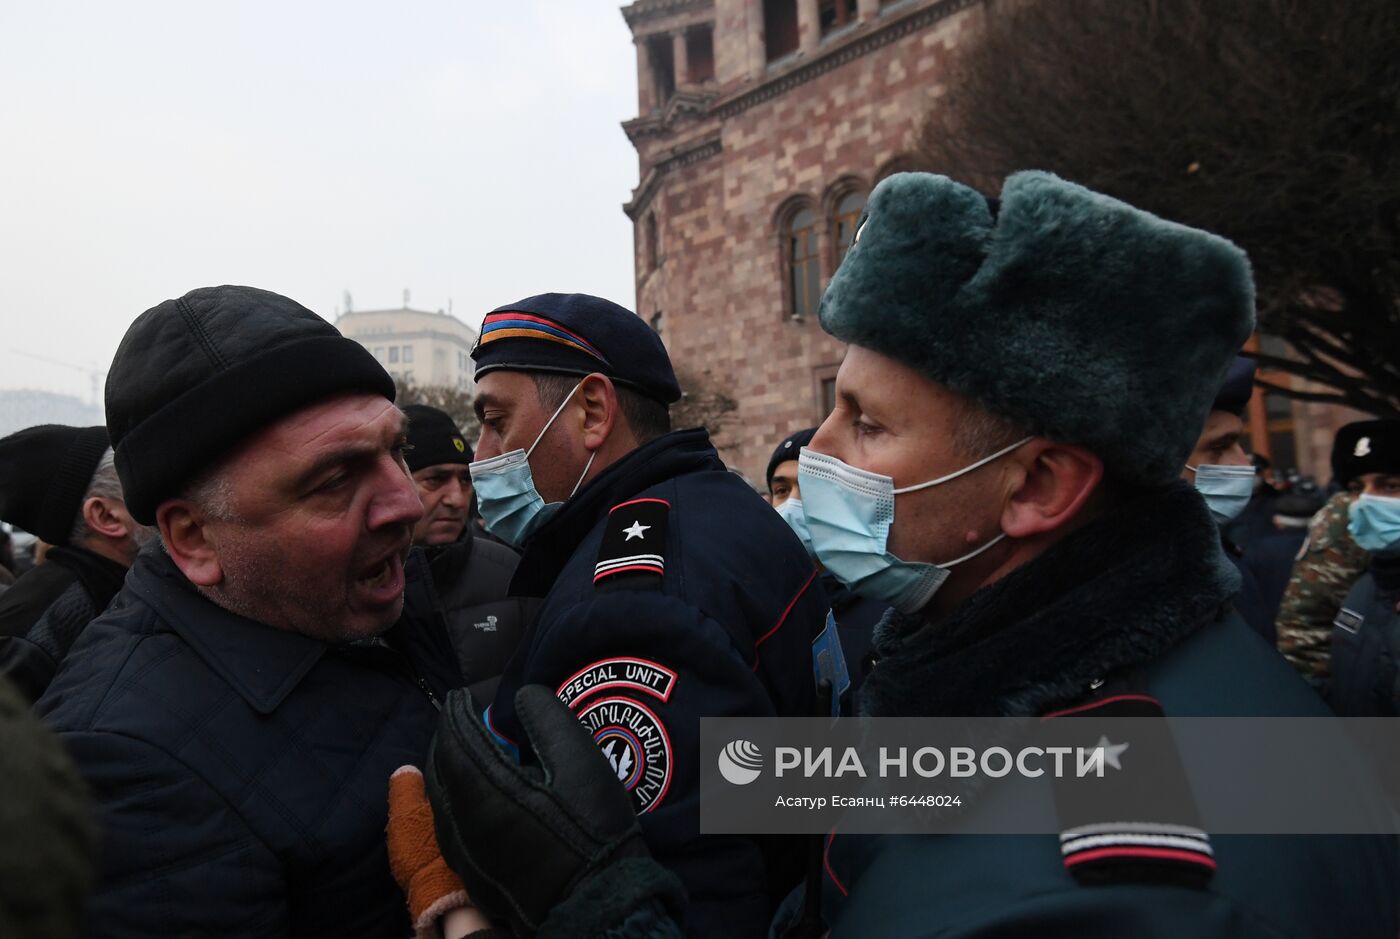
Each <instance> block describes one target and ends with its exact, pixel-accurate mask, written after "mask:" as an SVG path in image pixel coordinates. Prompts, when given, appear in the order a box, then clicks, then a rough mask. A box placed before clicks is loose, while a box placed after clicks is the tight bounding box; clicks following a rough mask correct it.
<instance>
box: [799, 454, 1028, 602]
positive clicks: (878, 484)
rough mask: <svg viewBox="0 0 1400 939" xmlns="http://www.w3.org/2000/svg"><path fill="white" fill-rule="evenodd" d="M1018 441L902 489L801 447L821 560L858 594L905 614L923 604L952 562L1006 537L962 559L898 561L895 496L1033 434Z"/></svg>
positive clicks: (807, 510)
mask: <svg viewBox="0 0 1400 939" xmlns="http://www.w3.org/2000/svg"><path fill="white" fill-rule="evenodd" d="M1029 439H1030V438H1029V437H1027V438H1026V439H1025V440H1021V441H1018V442H1017V443H1014V444H1012V445H1011V446H1009V447H1005V448H1003V449H1001V450H998V451H997V452H996V453H993V454H992V455H991V456H988V457H984V458H983V459H981V460H978V461H977V462H976V463H973V464H972V465H971V466H966V467H963V468H962V469H960V470H958V471H957V472H956V473H949V474H948V475H947V476H940V477H939V478H938V479H931V480H929V481H928V482H924V483H919V484H918V485H914V486H905V487H904V488H902V489H896V488H895V487H894V480H893V479H891V478H890V477H889V476H881V475H880V474H878V473H871V472H868V471H866V470H862V469H857V468H856V467H854V466H848V465H847V464H845V463H842V462H841V461H840V460H838V459H836V457H834V456H828V455H826V454H824V453H814V452H812V451H811V450H808V449H807V448H806V447H803V448H802V452H801V454H799V456H798V460H797V485H798V488H800V489H801V490H802V496H803V499H804V505H803V508H804V514H805V515H806V517H807V526H808V528H809V529H810V531H811V537H812V548H813V550H814V551H815V552H816V555H817V560H819V561H820V562H821V563H822V566H824V567H825V568H826V569H827V570H828V571H830V572H831V573H832V574H834V575H835V576H836V578H837V579H838V580H840V581H841V582H842V583H843V584H845V585H846V586H847V587H848V588H850V590H851V591H852V592H853V593H856V594H859V595H860V596H863V597H869V598H871V599H874V600H880V601H882V602H884V603H887V604H889V605H890V606H892V607H894V608H895V609H896V610H898V611H900V612H901V613H913V612H914V611H916V610H919V609H921V608H922V607H924V606H925V605H926V604H927V603H928V602H929V600H931V599H933V595H934V594H935V593H937V592H938V588H939V587H942V586H943V582H944V581H946V580H947V579H948V575H949V574H950V573H952V570H951V569H952V568H953V567H955V566H957V565H958V564H961V563H963V562H964V561H968V560H971V559H972V558H975V557H977V555H979V554H981V553H982V552H983V551H986V550H987V549H988V548H990V547H992V545H994V544H996V543H997V542H999V541H1001V540H1002V539H1003V538H1005V537H1006V534H1005V533H1001V534H998V535H997V536H996V537H995V538H993V539H992V540H991V541H988V542H987V543H986V544H984V545H982V546H981V547H980V548H977V549H976V550H974V551H970V552H968V553H967V554H964V555H963V556H962V557H960V558H954V559H953V560H951V561H945V562H943V563H942V564H924V563H917V562H912V561H901V560H900V559H899V558H897V557H895V556H894V555H893V554H891V553H890V552H889V547H888V544H889V537H890V526H891V525H892V524H893V523H894V499H895V496H897V495H900V494H901V493H905V492H914V491H915V490H918V489H928V488H930V487H932V486H937V485H939V484H941V483H946V482H948V481H950V480H953V479H957V478H958V477H959V476H962V475H964V474H966V473H970V472H972V471H973V470H975V469H978V468H979V467H982V466H985V465H987V464H988V463H990V462H992V461H993V460H996V459H998V458H1000V457H1003V456H1005V455H1006V454H1008V453H1010V452H1011V451H1012V450H1015V449H1016V448H1017V447H1019V446H1021V445H1022V444H1024V443H1025V442H1026V440H1029Z"/></svg>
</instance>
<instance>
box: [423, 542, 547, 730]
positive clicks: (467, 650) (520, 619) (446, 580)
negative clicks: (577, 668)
mask: <svg viewBox="0 0 1400 939" xmlns="http://www.w3.org/2000/svg"><path fill="white" fill-rule="evenodd" d="M473 528H475V526H474V525H471V524H468V525H467V528H466V531H465V532H463V537H462V539H461V540H460V541H455V542H453V543H452V544H447V545H441V546H431V547H425V548H424V549H423V553H424V556H425V557H427V559H428V568H429V569H430V570H431V571H432V574H433V585H434V586H435V587H436V588H437V595H438V600H439V603H440V609H441V611H442V615H443V618H444V619H445V620H446V622H447V634H448V637H449V638H450V639H451V640H452V648H453V650H454V651H456V653H457V664H458V665H459V666H460V668H461V671H462V677H463V679H464V680H465V681H466V683H467V687H468V688H470V689H471V693H472V698H473V699H474V700H476V701H480V702H484V703H489V702H490V701H491V699H492V697H494V696H495V693H496V685H497V683H498V682H499V681H500V677H501V673H502V672H504V671H505V670H506V663H507V662H509V661H510V657H511V656H512V655H513V654H514V653H515V650H516V647H517V646H519V645H520V637H521V636H523V635H524V633H525V628H526V627H527V626H529V624H530V618H531V617H532V616H533V614H534V612H535V611H536V610H537V609H538V608H539V601H537V600H532V599H526V598H523V597H510V596H507V594H509V593H510V579H511V577H512V576H513V575H514V574H515V567H516V565H517V564H519V563H520V555H518V554H516V553H515V552H514V551H512V550H511V549H510V548H508V547H506V546H505V545H503V544H500V543H499V542H495V541H491V540H490V539H488V538H485V537H482V536H480V535H476V534H474V533H473V531H472V529H473Z"/></svg>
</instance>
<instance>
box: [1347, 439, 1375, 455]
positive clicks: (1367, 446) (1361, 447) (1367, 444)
mask: <svg viewBox="0 0 1400 939" xmlns="http://www.w3.org/2000/svg"><path fill="white" fill-rule="evenodd" d="M1351 455H1352V456H1370V455H1371V438H1370V437H1362V438H1361V439H1360V440H1358V441H1356V449H1355V450H1354V451H1352V454H1351Z"/></svg>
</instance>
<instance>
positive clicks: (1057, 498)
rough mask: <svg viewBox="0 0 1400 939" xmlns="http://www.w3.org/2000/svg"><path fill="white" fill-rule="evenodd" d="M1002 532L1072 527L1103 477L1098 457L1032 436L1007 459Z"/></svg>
mask: <svg viewBox="0 0 1400 939" xmlns="http://www.w3.org/2000/svg"><path fill="white" fill-rule="evenodd" d="M1012 459H1013V463H1014V470H1013V472H1012V473H1011V474H1010V475H1009V477H1008V478H1009V479H1010V481H1011V486H1012V489H1011V492H1010V493H1009V498H1008V499H1007V502H1006V504H1005V506H1004V507H1003V508H1002V515H1001V530H1002V531H1004V532H1006V534H1007V536H1008V537H1010V538H1029V537H1031V536H1034V535H1040V534H1044V533H1046V532H1052V531H1056V530H1061V529H1066V528H1067V527H1072V526H1073V525H1074V524H1077V522H1078V521H1079V520H1080V519H1079V516H1080V513H1081V511H1082V510H1083V508H1084V505H1085V503H1086V502H1088V500H1089V498H1090V496H1092V495H1093V494H1094V492H1095V491H1096V490H1097V489H1098V485H1099V483H1100V482H1101V481H1102V480H1103V460H1101V459H1100V458H1099V456H1098V455H1097V454H1095V453H1093V452H1091V451H1089V450H1086V449H1085V448H1084V447H1080V446H1075V445H1073V444H1063V443H1056V442H1054V441H1051V440H1043V439H1041V438H1038V437H1037V438H1035V439H1034V440H1031V441H1029V442H1027V443H1026V444H1025V445H1024V446H1022V447H1021V448H1020V449H1019V450H1017V451H1016V452H1015V454H1014V455H1013V457H1012Z"/></svg>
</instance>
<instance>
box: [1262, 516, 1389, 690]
mask: <svg viewBox="0 0 1400 939" xmlns="http://www.w3.org/2000/svg"><path fill="white" fill-rule="evenodd" d="M1355 498H1356V496H1355V495H1354V494H1353V493H1349V492H1339V493H1337V494H1336V495H1334V496H1333V497H1332V498H1331V499H1329V500H1327V504H1326V505H1324V506H1323V507H1322V509H1321V510H1320V511H1319V512H1318V513H1317V514H1316V515H1314V516H1313V518H1312V521H1311V522H1310V523H1309V524H1308V540H1307V541H1305V542H1303V547H1302V549H1301V550H1300V551H1299V552H1298V557H1297V559H1296V560H1295V562H1294V564H1293V575H1292V576H1291V577H1290V578H1289V579H1288V589H1287V590H1286V591H1284V594H1283V603H1282V604H1281V605H1280V606H1279V613H1278V624H1277V628H1278V648H1279V651H1280V652H1282V653H1283V657H1284V658H1286V659H1288V661H1289V662H1291V663H1292V664H1293V667H1294V668H1296V669H1298V671H1299V672H1300V673H1301V674H1302V675H1303V677H1304V678H1306V679H1307V680H1308V681H1309V682H1310V683H1311V684H1313V685H1314V686H1316V687H1324V688H1325V686H1326V685H1327V680H1328V677H1329V675H1330V673H1331V668H1330V666H1331V637H1332V621H1333V620H1334V619H1336V617H1337V611H1338V610H1339V609H1341V607H1342V601H1343V600H1345V599H1346V596H1347V591H1348V590H1350V589H1351V585H1352V584H1354V583H1355V582H1356V580H1357V578H1358V577H1360V576H1361V575H1362V574H1363V573H1365V571H1366V567H1367V565H1368V564H1369V563H1370V555H1369V554H1368V553H1367V552H1366V551H1364V550H1362V549H1361V548H1360V547H1358V546H1357V544H1356V542H1354V541H1352V540H1351V534H1350V533H1349V532H1348V531H1347V521H1348V509H1349V508H1350V506H1351V503H1352V501H1353V500H1354V499H1355Z"/></svg>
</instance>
